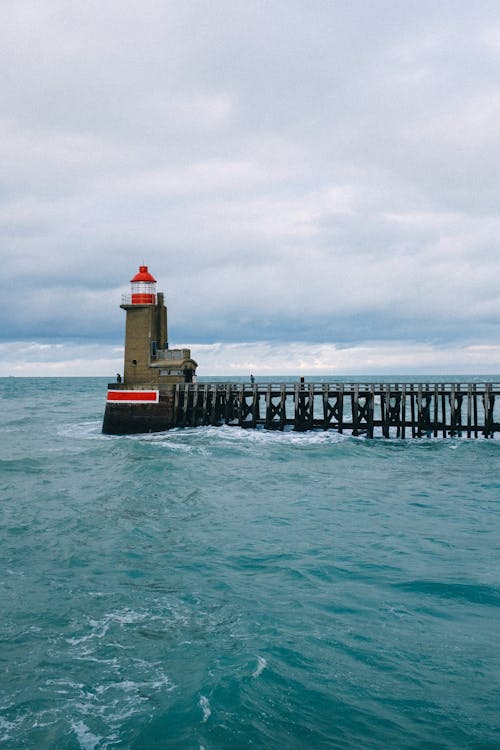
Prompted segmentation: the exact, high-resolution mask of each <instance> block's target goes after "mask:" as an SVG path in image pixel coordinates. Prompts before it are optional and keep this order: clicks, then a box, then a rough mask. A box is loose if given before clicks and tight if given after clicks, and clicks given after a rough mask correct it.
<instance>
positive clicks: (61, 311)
mask: <svg viewBox="0 0 500 750" xmlns="http://www.w3.org/2000/svg"><path fill="white" fill-rule="evenodd" d="M367 6H368V7H367ZM0 21H1V25H0V29H1V31H0V35H1V41H2V44H1V50H2V51H1V52H0V55H1V61H2V76H1V78H0V164H1V165H2V168H1V175H0V243H1V244H0V247H1V255H2V269H3V274H2V278H3V280H2V298H3V303H4V304H3V306H2V307H3V310H2V318H3V323H2V327H1V331H0V334H1V338H2V340H3V341H4V343H5V344H7V343H8V342H9V341H17V342H22V341H36V340H44V341H46V340H50V341H53V342H57V341H59V340H72V341H85V342H86V345H87V346H93V345H94V344H95V345H98V344H99V342H101V341H102V342H106V343H107V344H109V343H117V344H119V343H120V342H121V340H122V333H123V331H122V326H123V320H122V317H121V313H120V310H119V309H118V304H119V295H120V292H121V291H122V290H123V291H125V290H126V286H127V283H128V280H129V278H130V277H131V275H132V274H133V272H134V270H135V268H136V266H137V265H138V264H139V263H141V262H143V261H144V262H146V263H148V264H149V265H150V267H151V269H152V271H153V273H154V274H155V276H156V277H157V278H158V280H159V282H160V288H161V289H163V290H164V291H165V293H166V296H167V301H168V304H169V308H170V318H171V324H172V326H173V331H174V336H175V338H176V339H177V340H178V341H180V340H183V341H193V342H195V341H196V342H199V343H200V345H210V344H212V343H213V342H222V343H226V344H229V343H241V342H246V343H248V344H249V343H251V342H262V341H273V342H276V343H279V345H280V346H282V347H286V346H287V345H288V346H289V351H292V349H291V348H290V347H292V344H294V342H314V343H317V344H325V345H329V346H335V344H341V345H349V346H353V347H355V346H357V345H358V346H359V345H361V344H362V343H363V342H366V341H368V340H372V341H375V340H377V341H381V340H385V341H393V342H400V343H401V345H402V346H403V345H404V342H409V341H411V342H416V344H417V345H422V346H424V345H425V346H427V345H430V344H432V343H435V344H436V345H439V346H445V347H446V346H448V345H451V344H455V345H456V346H461V347H464V346H484V347H485V348H484V349H483V350H481V351H484V352H485V353H486V354H485V364H487V356H488V355H487V352H488V351H490V350H489V349H488V346H489V345H490V344H491V345H493V344H496V342H497V341H498V339H499V333H500V331H499V325H498V320H499V313H500V303H499V299H500V294H499V292H500V274H499V270H500V268H499V266H500V259H499V253H498V251H497V238H498V236H499V230H500V219H499V218H498V209H497V207H498V205H499V198H500V196H499V188H498V179H497V175H498V171H499V167H500V164H499V162H500V131H499V129H498V122H499V120H500V93H499V89H498V76H497V71H498V69H499V64H500V10H499V9H498V6H497V5H496V4H493V3H487V2H479V3H475V4H474V5H473V6H472V5H471V6H469V5H467V4H464V3H451V4H435V3H426V2H422V3H415V4H406V3H405V4H402V3H398V2H377V3H372V4H366V3H358V2H350V3H347V2H335V3H330V2H318V3H314V4H309V3H304V2H286V3H284V2H283V3H281V2H275V3H255V4H251V3H250V4H249V3H243V2H241V3H240V2H217V1H216V2H211V3H208V2H192V3H187V4H174V3H165V2H151V1H149V2H148V0H145V2H141V3H139V2H132V1H131V0H120V2H107V3H104V4H102V3H97V2H88V3H84V4H76V3H67V2H62V0H61V2H55V1H54V0H46V2H45V3H43V4H40V3H36V2H34V0H24V1H23V0H16V2H11V1H10V0H6V1H5V2H4V3H2V6H1V7H0ZM14 280H15V283H14ZM391 346H392V345H391ZM58 351H60V350H57V349H54V350H53V353H54V356H56V355H57V352H58ZM282 351H284V349H283V350H282ZM391 351H393V350H392V349H391ZM391 356H392V355H391ZM283 357H284V355H283ZM285 359H286V358H284V359H283V362H284V361H285ZM446 361H448V360H447V359H446V358H444V359H443V363H445V362H446ZM391 366H392V360H391ZM443 366H444V364H443Z"/></svg>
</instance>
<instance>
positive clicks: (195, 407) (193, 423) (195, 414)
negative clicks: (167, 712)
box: [191, 383, 199, 427]
mask: <svg viewBox="0 0 500 750" xmlns="http://www.w3.org/2000/svg"><path fill="white" fill-rule="evenodd" d="M198 389H199V386H198V383H195V385H194V388H193V406H192V411H191V426H192V427H196V424H197V418H198V408H199V407H198Z"/></svg>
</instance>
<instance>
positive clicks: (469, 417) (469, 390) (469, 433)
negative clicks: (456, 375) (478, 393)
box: [467, 383, 472, 438]
mask: <svg viewBox="0 0 500 750" xmlns="http://www.w3.org/2000/svg"><path fill="white" fill-rule="evenodd" d="M471 423H472V384H471V383H469V385H468V386H467V437H468V438H470V437H471V436H472V431H471Z"/></svg>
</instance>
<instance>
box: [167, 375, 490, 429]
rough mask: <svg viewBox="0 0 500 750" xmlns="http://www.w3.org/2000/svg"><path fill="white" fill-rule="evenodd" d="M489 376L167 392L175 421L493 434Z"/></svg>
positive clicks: (197, 386) (201, 386)
mask: <svg viewBox="0 0 500 750" xmlns="http://www.w3.org/2000/svg"><path fill="white" fill-rule="evenodd" d="M497 396H500V384H496V383H484V384H477V383H465V384H464V383H394V384H389V383H379V384H377V383H306V384H304V383H295V384H290V383H287V384H285V383H283V384H275V383H265V384H263V383H254V384H245V383H194V384H192V383H189V384H178V385H176V386H175V391H174V414H173V423H174V426H177V427H186V426H192V427H194V426H198V425H222V424H227V425H236V426H239V427H249V428H256V427H263V428H266V429H270V430H284V429H285V428H287V427H288V428H293V429H294V430H298V431H305V430H313V429H322V430H336V431H337V432H339V433H348V434H349V433H350V434H351V435H354V436H356V435H366V436H367V437H374V436H378V435H380V436H383V437H386V438H389V437H396V438H407V437H412V438H419V437H438V436H442V437H467V438H477V437H479V436H481V437H485V438H493V437H494V436H495V432H499V431H500V399H497Z"/></svg>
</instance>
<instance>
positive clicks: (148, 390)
mask: <svg viewBox="0 0 500 750" xmlns="http://www.w3.org/2000/svg"><path fill="white" fill-rule="evenodd" d="M156 286H157V281H156V279H155V277H154V276H153V275H152V273H151V272H150V271H149V269H148V267H147V266H146V265H141V266H139V270H138V272H137V273H136V274H135V275H134V276H133V277H132V278H131V279H130V291H129V292H128V293H127V294H124V295H123V296H122V301H121V305H120V307H121V308H122V310H125V313H126V321H125V354H124V362H123V382H121V383H118V384H112V385H110V387H109V390H108V397H107V403H106V412H105V416H104V424H103V431H104V432H106V433H108V434H117V433H124V432H149V431H151V430H158V429H168V427H169V426H171V419H172V414H171V408H172V403H173V389H174V388H175V386H176V385H177V384H179V383H192V382H193V379H194V376H195V373H196V368H197V366H198V365H197V363H196V362H195V361H194V359H192V358H191V351H190V349H171V348H170V347H169V344H168V333H167V307H166V305H165V298H164V294H163V293H162V292H158V291H157V289H156Z"/></svg>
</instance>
